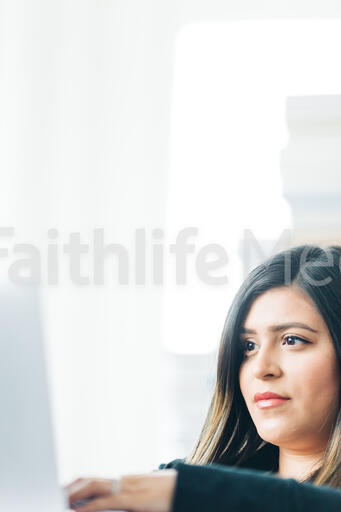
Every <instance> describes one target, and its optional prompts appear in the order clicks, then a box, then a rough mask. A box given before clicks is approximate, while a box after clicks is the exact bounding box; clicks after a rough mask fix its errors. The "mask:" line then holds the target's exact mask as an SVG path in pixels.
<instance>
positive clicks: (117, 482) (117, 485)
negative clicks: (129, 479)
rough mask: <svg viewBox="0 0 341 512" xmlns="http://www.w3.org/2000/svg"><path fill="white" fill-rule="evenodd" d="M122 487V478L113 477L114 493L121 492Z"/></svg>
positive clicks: (112, 486) (112, 490) (112, 488)
mask: <svg viewBox="0 0 341 512" xmlns="http://www.w3.org/2000/svg"><path fill="white" fill-rule="evenodd" d="M120 489H121V479H120V478H113V479H112V480H111V492H112V494H117V493H118V492H120Z"/></svg>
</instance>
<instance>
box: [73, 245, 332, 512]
mask: <svg viewBox="0 0 341 512" xmlns="http://www.w3.org/2000/svg"><path fill="white" fill-rule="evenodd" d="M340 265H341V247H337V246H331V247H328V248H326V249H321V248H319V247H316V246H310V245H306V246H300V247H295V248H293V249H290V250H287V251H284V252H282V253H279V254H277V255H276V256H275V257H273V258H272V259H270V260H268V261H267V262H265V263H264V264H261V265H259V266H258V267H257V268H256V269H254V270H253V271H252V272H251V273H250V275H249V276H248V278H247V279H246V280H245V282H244V283H243V284H242V286H241V288H240V289H239V291H238V293H237V295H236V297H235V299H234V301H233V303H232V305H231V307H230V310H229V313H228V316H227V320H226V323H225V326H224V330H223V334H222V339H221V344H220V349H219V358H218V369H217V381H216V388H215V392H214V396H213V398H212V402H211V405H210V409H209V412H208V415H207V418H206V421H205V424H204V426H203V429H202V432H201V434H200V436H199V440H198V442H197V444H196V446H195V448H194V450H193V452H192V454H191V455H190V456H189V457H187V459H186V460H185V461H182V460H175V461H173V462H171V463H169V464H167V465H161V466H160V468H162V471H157V472H152V473H151V474H145V475H126V476H124V477H122V478H121V480H120V481H116V480H114V481H111V480H106V479H79V480H77V481H75V482H73V483H72V484H71V485H70V486H69V487H68V491H69V493H70V503H73V502H75V501H77V500H83V499H87V498H92V499H91V500H90V501H89V502H87V503H83V504H81V505H80V506H79V507H73V508H76V509H77V510H79V511H80V512H93V511H97V510H118V509H120V508H121V509H127V510H132V511H136V512H170V511H172V512H182V511H185V510H195V511H203V512H204V511H205V512H206V511H210V510H212V511H220V510H221V511H228V510H231V511H232V510H233V511H241V510H247V509H249V508H250V507H252V509H253V511H256V510H262V512H266V511H270V510H271V511H273V510H274V508H275V509H276V511H282V510H283V511H288V510H293V511H295V510H297V511H298V510H309V511H319V512H321V511H331V512H333V511H334V510H335V511H336V510H338V511H341V490H340V489H341V409H340V396H341V395H340V385H341V383H340V375H341V267H340ZM269 393H270V394H269ZM274 394H275V396H274ZM114 484H115V485H116V486H117V484H119V487H120V489H118V488H117V487H116V488H114V487H113V485H114ZM274 499H275V500H276V501H277V500H278V501H277V502H276V505H275V504H274Z"/></svg>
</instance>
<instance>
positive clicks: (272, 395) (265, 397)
mask: <svg viewBox="0 0 341 512" xmlns="http://www.w3.org/2000/svg"><path fill="white" fill-rule="evenodd" d="M271 398H279V399H281V400H289V398H288V397H287V396H282V395H278V394H277V393H271V392H270V391H267V392H266V393H256V394H255V396H254V397H253V399H254V401H255V402H258V401H259V400H270V399H271Z"/></svg>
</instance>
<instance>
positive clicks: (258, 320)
mask: <svg viewBox="0 0 341 512" xmlns="http://www.w3.org/2000/svg"><path fill="white" fill-rule="evenodd" d="M298 324H301V325H298ZM242 331H243V333H242V334H241V340H242V343H243V346H244V353H245V357H244V361H243V362H242V364H241V367H240V372H239V383H240V389H241V392H242V394H243V397H244V400H245V402H246V405H247V408H248V410H249V413H250V415H251V418H252V420H253V422H254V424H255V426H256V428H257V431H258V434H259V435H260V437H261V438H262V439H264V441H267V442H270V443H272V444H275V445H277V446H280V447H287V448H292V449H297V448H298V449H300V450H302V449H303V450H321V449H324V448H325V446H326V443H327V441H328V436H329V433H330V431H331V428H332V425H333V423H334V420H335V419H336V416H337V412H338V388H339V375H338V367H337V360H336V353H335V349H334V345H333V342H332V339H331V337H330V334H329V331H328V328H327V326H326V324H325V322H324V320H323V318H322V316H321V315H320V313H319V312H318V310H317V308H316V306H315V305H314V303H313V301H312V300H311V299H310V297H309V296H308V295H306V294H305V293H304V292H303V291H302V290H301V289H300V288H298V287H294V286H292V287H278V288H273V289H271V290H269V291H267V292H265V293H264V294H262V295H260V296H259V297H257V299H256V300H255V301H254V302H253V304H252V306H251V308H250V311H249V313H248V315H247V317H246V319H245V322H244V325H243V328H242ZM265 392H272V393H276V394H278V395H281V396H283V397H286V398H287V400H282V401H277V402H276V401H271V400H265V401H262V400H260V401H257V398H256V400H255V398H254V395H255V394H256V393H265Z"/></svg>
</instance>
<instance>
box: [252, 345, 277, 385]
mask: <svg viewBox="0 0 341 512" xmlns="http://www.w3.org/2000/svg"><path fill="white" fill-rule="evenodd" d="M253 374H254V376H255V377H256V378H257V379H267V378H273V377H279V376H280V375H281V374H282V370H281V365H280V361H279V354H278V353H277V351H276V350H274V349H273V348H270V347H269V346H267V345H266V343H264V344H262V346H261V348H260V349H259V350H258V353H257V354H255V355H254V357H253Z"/></svg>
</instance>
